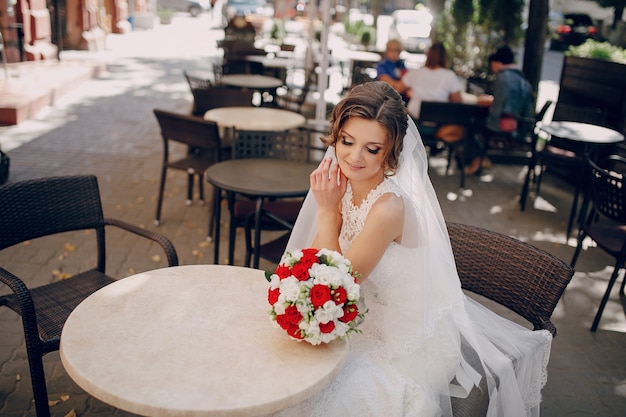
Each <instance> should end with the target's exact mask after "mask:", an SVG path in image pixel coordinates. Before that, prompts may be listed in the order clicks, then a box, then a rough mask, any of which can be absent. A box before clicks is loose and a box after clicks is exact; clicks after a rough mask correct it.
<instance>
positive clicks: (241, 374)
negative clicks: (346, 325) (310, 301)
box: [60, 265, 349, 417]
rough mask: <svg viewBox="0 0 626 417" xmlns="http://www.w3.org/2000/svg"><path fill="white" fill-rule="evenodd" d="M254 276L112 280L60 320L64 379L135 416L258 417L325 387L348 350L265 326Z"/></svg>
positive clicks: (259, 279)
mask: <svg viewBox="0 0 626 417" xmlns="http://www.w3.org/2000/svg"><path fill="white" fill-rule="evenodd" d="M268 287H269V284H268V282H267V281H266V279H265V275H264V272H263V271H261V270H257V269H251V268H243V267H235V266H226V265H187V266H178V267H171V268H163V269H157V270H153V271H148V272H143V273H140V274H137V275H133V276H130V277H127V278H124V279H120V280H119V281H116V282H114V283H112V284H110V285H108V286H106V287H104V288H102V289H100V290H99V291H96V292H95V293H94V294H92V295H91V296H89V297H88V298H87V299H85V300H84V301H83V302H82V303H81V304H79V305H78V306H77V307H76V309H75V310H74V311H73V312H72V313H71V314H70V316H69V317H68V319H67V322H66V323H65V326H64V328H63V332H62V334H61V343H60V357H61V362H62V364H63V366H64V368H65V370H66V371H67V373H68V375H69V376H70V377H71V378H72V379H73V380H74V381H75V382H76V383H77V384H78V385H79V386H80V387H81V388H83V389H84V390H85V391H86V392H88V393H89V394H91V395H92V396H94V397H95V398H97V399H99V400H101V401H103V402H105V403H107V404H110V405H112V406H114V407H117V408H120V409H122V410H126V411H129V412H131V413H135V414H139V415H144V416H154V417H160V416H185V417H196V416H202V417H212V416H258V415H263V414H269V413H273V412H276V411H278V410H281V409H283V408H286V407H289V406H292V405H294V404H297V403H298V402H300V401H302V400H304V399H306V398H308V397H310V396H311V395H313V394H315V393H316V392H318V391H320V390H322V389H323V388H324V387H325V386H326V385H328V384H329V383H330V382H331V381H332V380H333V379H334V377H335V376H336V375H337V373H338V372H339V371H340V370H341V368H342V367H343V365H344V363H345V360H346V358H347V355H348V350H349V344H348V342H346V341H343V340H335V341H333V342H331V343H329V344H322V345H318V346H312V345H310V344H308V343H305V342H297V341H295V340H292V339H290V338H289V337H288V336H287V334H286V333H285V332H284V331H283V330H281V329H279V328H276V327H274V325H273V324H272V322H271V319H270V315H269V310H270V306H269V304H268V301H267V290H268Z"/></svg>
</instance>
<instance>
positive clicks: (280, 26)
mask: <svg viewBox="0 0 626 417" xmlns="http://www.w3.org/2000/svg"><path fill="white" fill-rule="evenodd" d="M286 33H287V32H286V30H285V22H284V21H283V20H282V19H274V22H273V24H272V30H271V32H270V38H272V39H274V40H276V41H278V42H282V41H283V39H285V36H286Z"/></svg>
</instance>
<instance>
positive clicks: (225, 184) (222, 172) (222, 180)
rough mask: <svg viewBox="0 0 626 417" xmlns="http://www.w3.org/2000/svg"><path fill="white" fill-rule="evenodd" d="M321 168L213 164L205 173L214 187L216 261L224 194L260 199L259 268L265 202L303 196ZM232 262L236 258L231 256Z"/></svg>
mask: <svg viewBox="0 0 626 417" xmlns="http://www.w3.org/2000/svg"><path fill="white" fill-rule="evenodd" d="M315 168H317V165H315V164H311V163H302V162H296V161H287V160H282V159H270V158H265V159H263V158H262V159H256V158H251V159H231V160H228V161H223V162H219V163H217V164H215V165H211V166H210V167H209V168H208V169H207V170H206V171H205V172H204V178H205V179H206V180H207V181H208V182H209V183H211V185H213V187H214V193H213V202H214V204H213V210H214V212H213V217H214V218H215V225H216V226H215V227H214V230H211V227H209V232H208V233H209V236H211V234H213V242H214V254H213V261H214V262H215V263H218V262H219V249H220V248H219V247H220V244H219V243H220V228H219V224H220V219H221V204H219V202H220V197H219V196H220V195H221V192H222V191H226V192H228V193H238V194H242V195H245V196H248V197H250V198H255V199H256V209H255V227H256V229H255V243H254V263H253V265H254V266H255V267H258V265H259V247H260V235H261V234H260V230H259V228H260V224H261V213H262V210H263V202H264V200H265V199H266V198H290V197H303V196H305V195H306V194H307V192H308V191H309V186H310V180H309V176H310V175H311V172H313V170H315ZM228 263H229V264H231V265H232V263H233V259H232V256H231V255H230V254H229V259H228Z"/></svg>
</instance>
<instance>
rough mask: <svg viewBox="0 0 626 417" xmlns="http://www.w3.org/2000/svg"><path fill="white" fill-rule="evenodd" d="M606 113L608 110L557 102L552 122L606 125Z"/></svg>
mask: <svg viewBox="0 0 626 417" xmlns="http://www.w3.org/2000/svg"><path fill="white" fill-rule="evenodd" d="M606 113H607V109H601V108H599V107H588V106H575V105H571V104H564V103H559V102H557V103H556V107H555V109H554V115H553V116H552V120H554V121H570V122H581V123H590V124H594V125H604V123H605V122H606Z"/></svg>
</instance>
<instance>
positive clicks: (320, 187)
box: [310, 157, 348, 210]
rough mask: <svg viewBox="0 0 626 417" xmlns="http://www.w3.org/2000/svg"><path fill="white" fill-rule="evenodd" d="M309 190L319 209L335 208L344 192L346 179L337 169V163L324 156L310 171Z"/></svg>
mask: <svg viewBox="0 0 626 417" xmlns="http://www.w3.org/2000/svg"><path fill="white" fill-rule="evenodd" d="M310 181H311V191H312V192H313V195H314V196H315V200H316V201H317V205H318V207H319V209H320V210H323V209H330V210H337V207H338V206H339V204H340V202H341V197H343V195H344V193H345V192H346V187H347V184H348V179H347V177H346V176H345V175H343V174H342V173H341V171H340V170H339V165H338V164H337V163H333V160H332V158H328V157H326V158H324V159H323V160H322V162H321V163H320V164H319V166H318V167H317V168H316V169H315V171H313V172H312V173H311V176H310Z"/></svg>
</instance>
